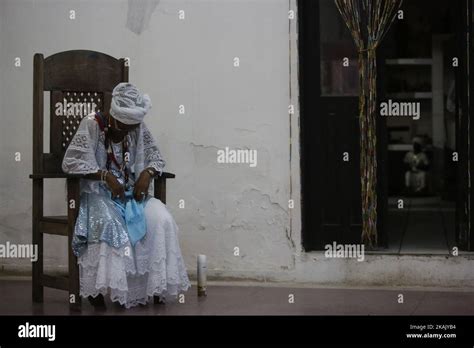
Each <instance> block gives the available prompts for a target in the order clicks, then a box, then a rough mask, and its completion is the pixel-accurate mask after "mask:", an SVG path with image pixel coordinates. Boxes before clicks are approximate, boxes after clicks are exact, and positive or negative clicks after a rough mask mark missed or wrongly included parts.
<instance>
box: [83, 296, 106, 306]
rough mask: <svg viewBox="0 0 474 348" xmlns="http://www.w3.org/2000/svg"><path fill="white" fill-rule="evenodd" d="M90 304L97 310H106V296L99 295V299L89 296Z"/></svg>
mask: <svg viewBox="0 0 474 348" xmlns="http://www.w3.org/2000/svg"><path fill="white" fill-rule="evenodd" d="M87 299H88V300H89V303H90V304H91V305H92V306H94V308H95V309H105V308H106V307H105V301H104V296H103V295H102V294H99V295H97V297H92V296H89V297H88V298H87Z"/></svg>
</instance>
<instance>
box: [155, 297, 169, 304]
mask: <svg viewBox="0 0 474 348" xmlns="http://www.w3.org/2000/svg"><path fill="white" fill-rule="evenodd" d="M153 303H154V304H166V302H165V300H164V299H163V297H161V296H159V295H155V296H153Z"/></svg>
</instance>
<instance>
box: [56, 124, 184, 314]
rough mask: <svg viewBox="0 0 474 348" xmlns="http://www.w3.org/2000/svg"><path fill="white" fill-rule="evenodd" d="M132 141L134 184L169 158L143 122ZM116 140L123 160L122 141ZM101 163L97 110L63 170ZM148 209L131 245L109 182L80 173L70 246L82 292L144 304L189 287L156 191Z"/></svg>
mask: <svg viewBox="0 0 474 348" xmlns="http://www.w3.org/2000/svg"><path fill="white" fill-rule="evenodd" d="M129 144H130V145H129V153H130V161H129V164H130V169H131V171H132V174H131V175H130V183H131V184H133V182H134V179H135V176H136V175H137V176H138V175H139V173H141V171H142V170H143V169H144V168H148V167H152V168H154V169H155V170H157V171H158V172H159V173H160V174H161V172H162V170H163V167H164V165H165V162H164V160H163V159H162V157H161V154H160V152H159V149H158V146H157V144H156V142H155V141H154V139H153V137H152V135H151V133H150V132H149V130H148V128H147V127H146V125H145V124H144V123H142V124H141V125H140V127H138V128H137V129H136V130H135V131H133V132H130V134H129ZM112 145H113V147H114V153H115V154H116V158H117V160H118V161H119V164H121V163H120V161H121V159H122V154H121V151H122V149H121V146H120V145H119V144H113V143H112ZM112 166H113V167H112V168H111V171H112V173H113V174H114V175H116V176H117V178H118V180H119V181H121V182H123V177H122V173H121V172H120V171H119V170H118V168H117V167H116V166H115V165H114V164H112ZM100 169H102V170H104V169H106V150H105V146H104V134H103V132H101V131H100V129H99V126H98V123H97V122H96V120H95V118H94V116H93V115H89V116H87V117H85V118H84V119H83V120H82V122H81V124H80V126H79V128H78V131H77V132H76V134H75V136H74V138H73V139H72V141H71V143H70V145H69V147H68V149H67V151H66V153H65V156H64V160H63V170H64V171H65V172H66V173H71V174H88V173H96V172H97V171H98V170H100ZM134 173H136V175H135V174H134ZM150 191H151V188H150ZM144 211H145V218H146V227H147V228H146V235H145V237H144V238H142V239H141V240H140V241H138V242H137V244H136V245H135V246H132V245H131V244H130V241H129V240H128V235H127V231H126V225H125V223H124V221H123V218H122V217H121V216H120V214H118V212H117V210H116V209H114V205H113V203H112V199H111V198H110V192H109V191H108V190H107V188H106V187H105V186H104V185H103V184H101V183H100V182H99V181H96V180H87V179H81V203H80V208H79V215H78V219H77V222H76V226H75V235H74V240H73V245H72V248H73V250H74V253H75V254H76V256H78V264H79V270H80V294H81V296H82V297H88V296H92V297H96V296H98V295H99V294H102V295H107V294H110V298H111V300H112V301H117V302H119V303H120V304H122V305H125V307H127V308H130V307H133V306H136V305H138V304H146V303H147V302H148V301H149V300H150V299H151V298H152V297H153V296H154V295H160V297H162V298H164V299H165V300H169V299H170V298H174V297H176V296H177V295H178V294H179V293H180V292H183V291H186V290H188V288H189V287H190V283H189V279H188V275H187V271H186V267H185V265H184V261H183V258H182V255H181V250H180V246H179V241H178V232H179V229H178V226H177V225H176V222H175V221H174V219H173V217H172V216H171V214H170V212H169V211H168V209H167V208H166V206H165V205H164V204H163V203H162V202H161V201H160V200H158V199H156V198H154V197H151V196H149V198H148V199H147V201H146V204H145V209H144Z"/></svg>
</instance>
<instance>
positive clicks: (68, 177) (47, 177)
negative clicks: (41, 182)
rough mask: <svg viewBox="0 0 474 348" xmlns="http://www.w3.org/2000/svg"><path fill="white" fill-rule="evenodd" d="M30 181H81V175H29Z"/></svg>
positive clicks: (82, 176)
mask: <svg viewBox="0 0 474 348" xmlns="http://www.w3.org/2000/svg"><path fill="white" fill-rule="evenodd" d="M29 177H30V179H81V178H84V175H83V174H66V173H35V174H30V176H29Z"/></svg>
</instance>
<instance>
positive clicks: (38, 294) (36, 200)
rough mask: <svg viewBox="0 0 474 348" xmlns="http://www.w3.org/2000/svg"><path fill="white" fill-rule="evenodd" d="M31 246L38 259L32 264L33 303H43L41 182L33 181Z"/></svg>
mask: <svg viewBox="0 0 474 348" xmlns="http://www.w3.org/2000/svg"><path fill="white" fill-rule="evenodd" d="M32 215H33V245H37V246H38V258H37V260H36V261H35V262H33V263H32V266H33V270H32V271H33V272H32V283H33V286H32V296H33V302H40V303H41V302H43V285H42V283H41V278H42V276H43V233H42V231H41V230H40V227H39V226H40V224H39V221H40V219H41V217H42V216H43V180H42V179H36V180H33V214H32Z"/></svg>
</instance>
